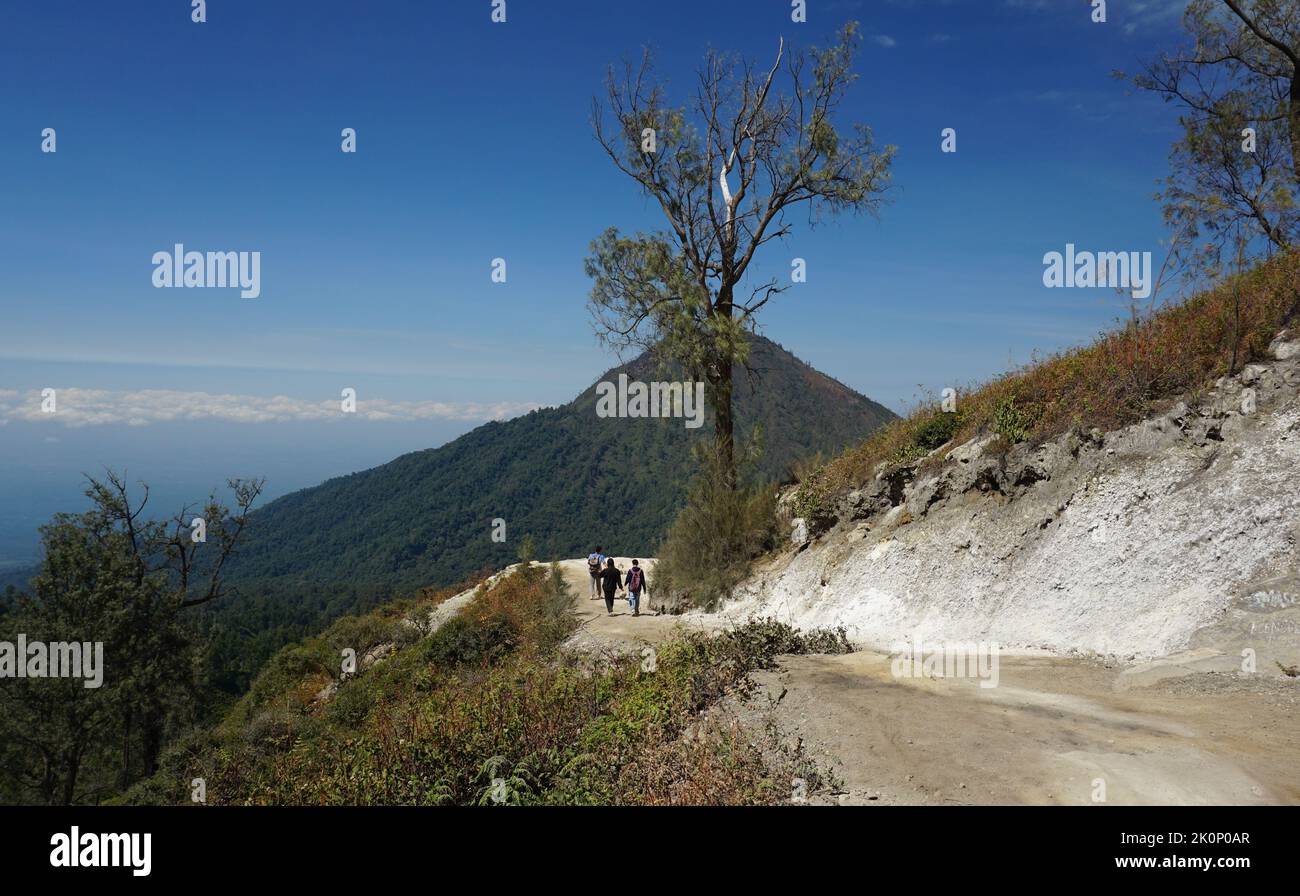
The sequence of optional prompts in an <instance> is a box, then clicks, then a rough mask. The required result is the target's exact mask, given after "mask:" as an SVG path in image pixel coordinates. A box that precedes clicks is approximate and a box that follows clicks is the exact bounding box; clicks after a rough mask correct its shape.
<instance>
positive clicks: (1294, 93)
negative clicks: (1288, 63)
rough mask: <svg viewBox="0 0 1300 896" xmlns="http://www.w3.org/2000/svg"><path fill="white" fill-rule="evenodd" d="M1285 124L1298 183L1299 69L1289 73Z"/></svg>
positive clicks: (1299, 179)
mask: <svg viewBox="0 0 1300 896" xmlns="http://www.w3.org/2000/svg"><path fill="white" fill-rule="evenodd" d="M1286 111H1287V124H1288V125H1289V126H1290V131H1291V170H1292V172H1293V173H1294V175H1295V179H1296V181H1297V182H1300V69H1296V70H1294V71H1292V73H1291V90H1290V96H1289V97H1288V102H1287V110H1286Z"/></svg>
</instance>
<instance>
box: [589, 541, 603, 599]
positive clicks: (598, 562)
mask: <svg viewBox="0 0 1300 896" xmlns="http://www.w3.org/2000/svg"><path fill="white" fill-rule="evenodd" d="M604 565H605V555H604V553H602V549H601V547H600V545H597V546H596V552H595V553H594V554H588V555H587V572H588V573H590V574H591V599H592V600H600V568H601V567H602V566H604Z"/></svg>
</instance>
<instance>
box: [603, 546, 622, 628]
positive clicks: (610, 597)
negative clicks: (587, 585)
mask: <svg viewBox="0 0 1300 896" xmlns="http://www.w3.org/2000/svg"><path fill="white" fill-rule="evenodd" d="M600 585H601V587H602V588H603V589H604V591H605V615H607V616H613V615H614V592H615V591H618V590H619V589H620V588H622V587H623V574H622V573H621V572H619V571H618V570H617V569H616V568H615V567H614V558H613V557H609V558H607V559H606V560H605V568H604V569H602V570H601V571H600Z"/></svg>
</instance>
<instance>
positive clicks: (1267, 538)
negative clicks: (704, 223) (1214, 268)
mask: <svg viewBox="0 0 1300 896" xmlns="http://www.w3.org/2000/svg"><path fill="white" fill-rule="evenodd" d="M1297 268H1298V264H1297V259H1296V257H1294V256H1291V257H1284V258H1280V259H1277V260H1275V261H1273V262H1270V263H1268V264H1265V265H1263V266H1261V267H1260V268H1259V269H1258V270H1256V271H1253V272H1251V273H1250V274H1247V275H1245V276H1243V277H1241V278H1238V279H1236V280H1234V281H1232V282H1230V283H1228V284H1226V285H1224V286H1223V287H1222V288H1220V289H1218V290H1215V291H1212V292H1207V293H1205V294H1202V295H1199V296H1197V297H1195V298H1194V299H1193V300H1192V301H1190V302H1188V303H1187V304H1184V305H1180V306H1178V307H1174V308H1170V309H1166V310H1164V311H1162V312H1160V313H1159V314H1157V315H1155V316H1154V317H1153V318H1152V319H1150V320H1149V321H1146V322H1144V323H1142V324H1141V325H1139V326H1129V327H1127V328H1125V329H1123V330H1121V331H1118V332H1116V333H1112V334H1108V335H1106V336H1104V337H1103V338H1101V339H1100V340H1099V341H1098V342H1097V343H1096V344H1094V345H1092V346H1089V347H1087V348H1084V349H1080V350H1077V351H1073V352H1069V353H1066V354H1064V355H1061V356H1059V357H1054V358H1051V359H1048V360H1046V361H1044V362H1042V363H1039V364H1036V365H1033V366H1031V367H1029V368H1026V369H1024V370H1020V371H1016V372H1014V373H1012V374H1008V375H1007V376H1005V377H1003V378H1002V379H999V380H998V381H996V382H994V383H991V384H989V385H987V386H985V387H982V388H980V389H977V390H972V391H970V392H967V393H963V394H961V395H959V397H958V407H957V410H956V412H954V413H944V412H943V411H942V410H941V409H940V408H937V407H936V408H925V409H922V410H920V411H918V412H917V413H916V414H915V415H913V416H912V417H910V418H908V419H906V420H903V421H899V422H897V423H895V424H893V425H892V426H890V427H888V428H887V429H886V430H884V431H883V432H882V433H880V434H879V435H878V436H876V437H874V438H872V439H871V440H869V441H868V442H867V443H865V444H864V445H862V446H861V447H859V448H857V449H854V450H851V451H849V452H847V453H846V454H845V455H843V456H841V457H840V458H838V459H836V460H835V461H834V462H833V463H831V464H830V465H829V466H828V467H826V468H825V469H823V470H820V471H817V472H816V473H815V474H813V475H812V476H810V477H808V478H807V479H806V480H805V481H804V482H802V483H801V484H800V485H799V486H798V487H797V488H793V489H790V490H789V491H788V492H787V493H786V494H785V495H784V496H783V500H782V507H783V510H784V514H785V525H786V526H787V529H786V531H789V532H791V533H792V538H793V543H792V544H791V546H790V547H789V548H788V549H787V550H786V551H785V552H784V553H783V554H782V555H781V556H778V557H775V558H772V559H771V560H770V561H769V562H768V563H767V564H766V565H765V566H764V567H763V569H762V570H761V571H760V573H759V574H758V575H757V576H755V577H754V578H753V579H752V580H751V581H750V582H749V583H748V584H747V585H746V586H745V587H744V588H743V589H742V590H741V592H740V593H739V594H738V595H737V599H736V600H735V601H734V602H733V603H732V604H731V605H730V606H729V607H728V609H727V613H728V614H729V615H730V616H732V617H734V618H743V617H745V616H746V615H749V614H753V613H758V614H773V615H776V616H777V618H780V619H782V620H785V621H788V622H790V623H792V624H795V625H817V624H827V623H828V622H832V621H833V622H834V623H835V624H843V625H846V626H847V627H848V628H849V631H850V634H851V635H853V636H854V637H856V638H857V639H859V640H860V641H863V642H866V643H869V644H873V645H877V646H880V647H883V648H886V649H888V648H889V647H890V646H891V645H893V644H896V643H898V642H901V641H904V640H907V639H908V638H910V637H911V636H912V635H913V634H914V633H916V632H923V633H924V634H925V636H927V637H930V638H934V639H947V640H953V639H956V640H977V639H978V640H986V641H998V642H1000V643H1002V644H1003V645H1004V646H1007V645H1018V646H1025V647H1045V648H1050V649H1052V650H1055V651H1071V650H1080V651H1090V652H1097V653H1103V654H1114V655H1120V656H1139V657H1143V656H1144V657H1152V656H1160V655H1164V654H1168V653H1170V652H1173V651H1177V650H1182V649H1184V648H1189V647H1197V646H1200V647H1204V648H1205V649H1207V650H1209V651H1211V653H1217V655H1219V656H1220V657H1227V658H1228V660H1229V661H1230V662H1229V665H1232V664H1235V663H1237V662H1239V661H1240V658H1239V657H1238V656H1235V655H1234V653H1235V652H1236V651H1237V648H1238V647H1239V646H1240V642H1241V640H1242V638H1243V637H1245V635H1244V634H1243V632H1246V633H1250V632H1256V631H1257V630H1256V629H1255V628H1254V626H1253V622H1254V621H1259V620H1260V619H1261V617H1258V616H1253V617H1252V615H1251V614H1252V613H1255V612H1258V611H1260V610H1262V609H1264V608H1265V607H1264V604H1261V603H1260V601H1261V597H1260V596H1261V595H1264V596H1265V597H1267V596H1268V595H1280V599H1279V600H1274V601H1273V603H1274V604H1275V605H1276V606H1274V607H1273V609H1276V610H1278V611H1279V612H1282V613H1283V614H1284V615H1285V614H1291V615H1294V613H1293V611H1292V609H1291V608H1292V607H1296V606H1300V569H1298V566H1300V564H1298V557H1300V552H1298V549H1297V545H1298V544H1300V331H1295V330H1292V331H1290V332H1288V331H1285V330H1283V329H1282V328H1283V327H1284V325H1285V323H1286V321H1287V319H1288V318H1289V317H1293V316H1294V315H1295V313H1296V310H1297V295H1298V290H1297V286H1300V277H1298V276H1297ZM1264 603H1268V601H1267V600H1266V601H1264ZM1295 612H1300V611H1295ZM1272 621H1273V622H1279V620H1272ZM1280 622H1281V623H1284V625H1283V628H1282V629H1279V631H1289V632H1290V633H1291V636H1290V637H1278V638H1274V637H1264V636H1259V635H1258V634H1256V635H1255V637H1254V638H1253V641H1252V642H1251V644H1250V645H1248V646H1252V647H1254V648H1255V649H1256V650H1257V651H1258V655H1259V663H1260V665H1261V668H1262V667H1264V666H1267V667H1268V668H1273V664H1274V663H1275V662H1282V663H1283V664H1284V665H1293V664H1294V663H1295V661H1296V659H1297V657H1298V656H1300V649H1297V647H1298V644H1300V638H1297V637H1295V632H1296V631H1300V626H1297V620H1295V619H1291V618H1290V616H1288V618H1286V619H1283V620H1280ZM1211 624H1213V625H1217V626H1220V630H1218V634H1217V635H1216V636H1215V639H1216V643H1215V644H1214V645H1207V644H1205V643H1203V642H1204V638H1205V637H1206V636H1205V635H1204V634H1201V635H1198V632H1202V633H1203V632H1204V631H1205V627H1206V626H1209V625H1211ZM1224 626H1226V630H1225V629H1223V628H1222V627H1224ZM1288 626H1290V628H1287V627H1288Z"/></svg>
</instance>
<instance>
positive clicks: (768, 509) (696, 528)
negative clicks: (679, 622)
mask: <svg viewBox="0 0 1300 896" xmlns="http://www.w3.org/2000/svg"><path fill="white" fill-rule="evenodd" d="M775 543H776V494H775V489H774V488H771V487H770V486H764V485H744V484H741V485H737V486H735V487H734V488H729V487H728V486H727V485H726V483H725V481H724V477H723V476H722V475H721V471H720V470H719V468H718V466H717V465H716V464H715V463H712V462H707V461H706V462H704V463H703V464H702V469H701V471H700V473H699V474H698V475H697V476H696V479H695V481H694V483H693V484H692V486H691V489H690V492H689V494H688V495H687V499H686V506H685V507H684V508H683V509H682V511H681V513H679V514H678V515H677V518H676V519H675V520H673V524H672V526H671V527H669V529H668V533H667V535H666V536H665V537H664V541H663V543H662V544H661V545H660V547H659V551H658V553H659V564H658V565H657V566H656V567H655V575H656V587H657V588H658V590H659V592H660V594H668V593H673V594H678V595H680V596H681V597H682V598H683V599H684V601H685V602H687V603H690V604H693V605H695V606H712V605H713V604H715V603H716V602H717V601H718V600H720V599H723V598H726V597H729V596H730V595H731V592H732V589H733V588H735V586H736V585H737V584H739V583H740V581H741V580H742V579H744V578H745V575H746V574H747V573H748V571H749V565H750V563H751V562H752V561H753V559H754V558H755V557H757V556H759V555H760V554H762V553H763V552H764V551H766V550H768V549H770V548H771V547H772V546H774V545H775Z"/></svg>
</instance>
